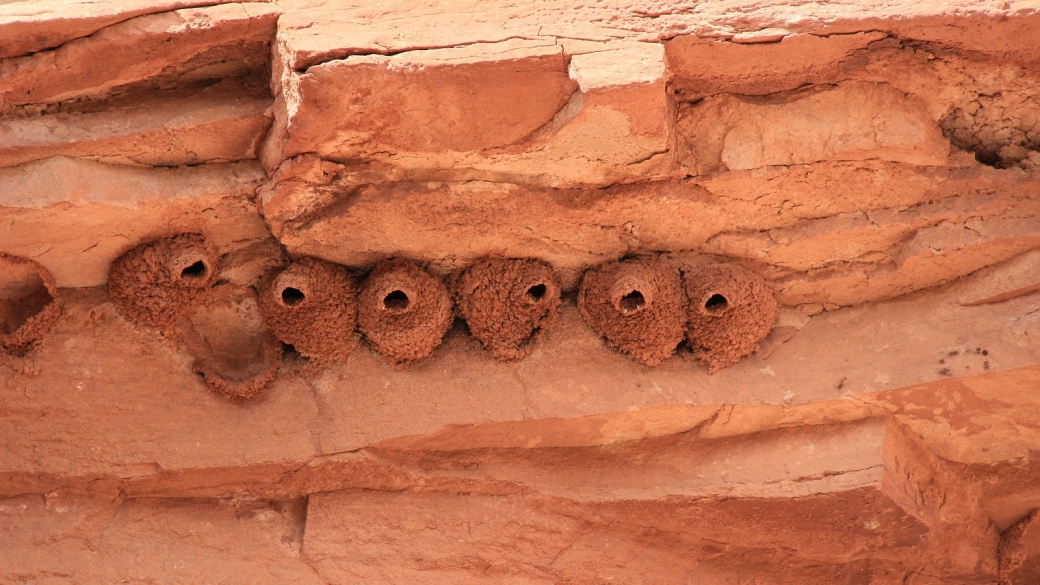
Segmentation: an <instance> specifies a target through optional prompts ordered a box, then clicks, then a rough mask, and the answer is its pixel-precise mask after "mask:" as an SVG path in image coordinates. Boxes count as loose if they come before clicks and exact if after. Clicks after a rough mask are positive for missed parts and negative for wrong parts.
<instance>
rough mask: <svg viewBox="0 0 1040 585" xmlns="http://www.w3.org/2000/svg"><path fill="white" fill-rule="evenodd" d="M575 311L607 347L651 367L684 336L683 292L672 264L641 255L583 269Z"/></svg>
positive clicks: (673, 348)
mask: <svg viewBox="0 0 1040 585" xmlns="http://www.w3.org/2000/svg"><path fill="white" fill-rule="evenodd" d="M578 310H579V311H580V312H581V316H582V318H583V319H585V322H586V323H587V324H588V325H589V327H592V329H593V330H595V331H596V332H597V333H599V334H600V335H602V336H603V337H604V338H605V339H606V340H607V342H608V343H609V344H610V345H612V346H614V347H616V348H617V349H619V350H621V351H622V352H624V353H626V354H628V355H629V356H631V357H633V358H635V359H637V360H639V361H641V362H643V363H644V364H646V365H648V366H656V365H658V364H660V363H661V362H662V361H664V360H665V359H667V358H668V357H670V356H671V355H672V354H673V353H674V352H675V348H676V346H678V345H679V343H680V342H681V341H682V339H683V331H684V326H685V324H686V293H685V292H684V291H683V287H682V280H681V278H680V276H679V271H678V270H677V269H675V268H674V267H672V266H668V265H667V264H663V263H661V262H658V261H656V260H642V259H640V260H625V261H622V262H611V263H609V264H604V265H602V266H598V267H596V268H592V269H590V270H589V271H588V272H586V273H585V276H584V278H583V279H582V281H581V287H580V288H579V290H578Z"/></svg>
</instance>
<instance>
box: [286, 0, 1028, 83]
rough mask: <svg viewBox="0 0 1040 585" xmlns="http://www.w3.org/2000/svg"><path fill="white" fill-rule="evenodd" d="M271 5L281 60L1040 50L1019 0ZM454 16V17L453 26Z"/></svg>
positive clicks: (331, 0)
mask: <svg viewBox="0 0 1040 585" xmlns="http://www.w3.org/2000/svg"><path fill="white" fill-rule="evenodd" d="M281 5H282V6H284V7H285V12H286V14H285V17H284V18H283V22H282V24H281V25H280V27H279V28H280V32H279V35H280V37H281V39H282V41H281V42H282V43H283V45H284V47H285V50H286V51H287V54H288V56H289V57H290V59H289V60H288V61H287V64H288V66H289V67H290V68H292V69H295V70H304V69H306V68H308V67H310V66H312V65H314V64H316V63H321V62H324V61H328V60H330V59H339V58H343V57H344V56H347V55H357V54H373V53H374V54H392V53H398V52H403V51H412V50H416V49H426V48H443V47H453V46H460V45H466V44H473V43H480V42H484V43H492V42H501V41H503V40H505V39H509V38H516V37H532V36H536V35H545V36H554V37H558V38H561V39H563V40H569V39H572V40H594V41H600V42H603V41H608V40H615V39H631V40H640V41H654V42H656V41H659V40H660V39H661V38H671V37H673V36H676V35H680V34H697V35H699V36H702V37H708V38H723V39H730V40H732V41H734V42H738V43H755V42H770V41H779V40H781V39H782V38H783V37H784V36H786V35H789V34H796V33H817V34H822V35H830V34H850V33H852V34H854V33H860V32H864V31H883V32H886V33H890V34H893V35H894V36H899V37H907V38H921V39H925V40H929V41H936V42H942V43H944V44H948V45H952V46H955V47H957V48H958V49H960V50H967V51H976V52H979V53H983V54H988V55H992V56H995V57H1000V58H1005V59H1014V60H1020V61H1023V62H1028V61H1030V60H1034V59H1037V58H1040V52H1038V51H1037V50H1036V48H1035V47H1032V46H1030V43H1028V42H1023V41H1025V40H1026V39H1035V38H1036V36H1035V35H1036V34H1037V33H1036V28H1035V24H1036V22H1037V21H1038V20H1040V16H1038V15H1037V14H1036V11H1035V7H1033V6H1031V5H1030V4H1029V3H1028V2H1020V3H1014V4H1011V5H1008V4H1006V3H1003V2H999V1H997V0H983V1H978V2H971V3H968V4H965V5H963V6H960V8H961V9H962V10H961V11H960V12H957V13H951V10H950V7H949V6H947V5H945V4H928V3H924V4H922V3H919V2H893V3H891V4H884V5H878V4H872V3H863V2H856V1H840V2H828V3H827V4H826V5H825V6H820V5H812V6H811V7H810V6H808V5H803V4H792V3H782V2H769V3H754V2H747V1H746V0H726V1H722V2H712V3H710V4H703V3H701V4H698V3H693V2H680V3H678V4H674V3H671V4H668V5H661V4H658V3H654V2H642V3H635V4H633V3H631V2H597V3H595V4H582V5H580V6H577V5H575V4H574V3H573V2H570V1H568V0H549V1H546V2H541V3H539V4H537V5H536V6H533V7H532V6H526V5H524V6H520V5H512V4H508V3H500V2H485V1H481V0H451V1H447V0H438V1H434V2H418V1H408V2H394V3H390V4H380V5H372V4H370V3H362V2H356V1H354V0H321V1H317V2H315V1H314V0H283V1H282V2H281ZM460 22H461V23H464V24H463V25H462V26H460ZM951 24H954V25H956V26H951ZM976 31H980V32H981V34H977V33H976Z"/></svg>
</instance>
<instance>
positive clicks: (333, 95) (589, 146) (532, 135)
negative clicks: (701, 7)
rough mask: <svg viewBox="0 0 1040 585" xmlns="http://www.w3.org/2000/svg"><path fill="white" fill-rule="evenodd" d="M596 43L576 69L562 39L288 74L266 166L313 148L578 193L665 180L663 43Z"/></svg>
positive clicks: (414, 169) (354, 60) (327, 154)
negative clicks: (569, 188) (577, 187)
mask: <svg viewBox="0 0 1040 585" xmlns="http://www.w3.org/2000/svg"><path fill="white" fill-rule="evenodd" d="M596 49H598V50H599V51H600V52H590V53H586V54H578V55H574V56H573V57H572V58H571V59H570V65H569V69H568V64H567V58H566V55H565V54H564V53H562V52H561V50H560V47H558V46H557V45H555V44H553V45H547V44H545V43H544V42H533V41H506V42H503V43H499V44H496V45H490V46H486V45H474V46H468V47H461V48H454V49H437V50H429V51H416V52H409V53H402V54H398V55H394V56H392V57H370V56H351V57H347V58H346V59H341V60H338V61H331V62H328V63H323V64H321V65H315V66H313V67H311V68H309V69H307V70H306V72H304V73H300V74H297V73H295V72H291V71H290V72H286V73H285V74H284V76H283V79H282V81H281V85H282V93H281V96H280V99H279V101H278V103H279V104H280V107H282V108H284V110H283V111H281V112H280V113H279V114H278V115H279V116H280V117H279V121H278V122H277V123H276V128H277V129H278V130H279V131H281V133H280V134H279V133H275V134H273V135H272V136H271V137H269V138H268V143H267V144H266V145H265V147H264V153H265V154H264V161H265V165H266V166H267V167H268V168H269V169H271V170H273V169H274V168H275V167H276V166H277V164H278V163H280V162H281V160H283V159H284V158H289V157H294V156H297V155H301V154H305V153H312V152H313V153H318V154H319V155H320V156H322V157H323V158H326V159H330V160H335V161H349V160H352V159H357V158H359V157H365V158H370V159H373V160H379V161H382V162H385V163H387V164H389V165H391V166H393V167H395V168H399V169H400V172H401V173H403V174H404V175H405V176H411V177H416V178H419V177H427V178H431V179H438V180H443V179H445V178H455V179H469V178H487V179H492V180H510V181H517V182H525V183H536V184H549V185H567V186H572V185H584V184H590V185H603V184H611V183H614V182H619V181H620V182H628V181H632V180H634V179H636V178H648V177H651V178H652V177H660V176H664V175H666V174H668V173H669V172H670V169H671V160H670V159H669V158H668V156H667V153H668V151H669V150H670V146H669V145H670V136H671V124H670V106H669V104H668V103H667V99H666V96H665V88H664V52H663V49H662V48H661V46H660V45H657V44H649V43H619V44H609V43H607V44H601V45H600V46H598V47H596ZM589 50H592V49H589ZM362 112H364V115H362V114H361V113H362ZM328 116H332V117H333V118H335V120H336V122H334V123H331V124H330V123H328V121H327V120H328ZM283 120H284V122H283ZM447 169H451V170H447Z"/></svg>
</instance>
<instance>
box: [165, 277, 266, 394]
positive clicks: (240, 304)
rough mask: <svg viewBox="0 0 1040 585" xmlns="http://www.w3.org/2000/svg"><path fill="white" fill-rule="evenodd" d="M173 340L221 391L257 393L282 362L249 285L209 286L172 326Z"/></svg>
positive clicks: (217, 390) (212, 385)
mask: <svg viewBox="0 0 1040 585" xmlns="http://www.w3.org/2000/svg"><path fill="white" fill-rule="evenodd" d="M173 330H174V334H175V336H176V338H177V339H178V341H180V342H181V343H183V344H184V346H185V348H186V349H187V350H188V352H189V353H190V354H191V355H192V357H193V358H194V359H195V363H194V365H193V369H194V371H195V372H196V373H198V374H201V375H202V377H203V378H205V380H206V384H207V385H209V387H210V388H212V389H213V390H215V391H216V392H217V393H219V394H220V395H222V396H224V397H226V398H228V399H231V400H234V401H247V400H252V399H255V398H257V397H259V396H260V395H261V394H262V393H263V390H264V389H265V388H266V387H267V385H268V384H270V383H271V381H272V380H274V378H275V376H276V375H277V374H278V369H279V368H280V367H281V365H282V344H281V342H279V341H278V339H277V338H276V337H275V336H274V334H273V333H272V332H271V331H270V330H269V329H268V328H267V325H266V324H265V323H264V320H263V317H262V316H261V315H260V310H259V307H258V304H257V298H256V293H255V292H253V289H251V288H248V287H243V286H237V285H224V286H218V287H216V288H213V289H210V290H209V291H208V292H207V294H206V295H205V296H204V297H202V298H201V299H199V300H198V302H197V303H196V304H195V305H194V306H193V307H192V308H191V309H189V310H187V311H186V312H185V313H183V314H182V315H181V316H180V317H179V318H178V319H177V321H176V324H175V325H174V328H173Z"/></svg>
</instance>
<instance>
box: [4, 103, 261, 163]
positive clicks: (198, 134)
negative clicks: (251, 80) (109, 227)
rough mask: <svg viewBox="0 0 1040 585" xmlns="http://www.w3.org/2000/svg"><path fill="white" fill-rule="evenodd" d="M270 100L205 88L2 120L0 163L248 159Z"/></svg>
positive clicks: (199, 161)
mask: <svg viewBox="0 0 1040 585" xmlns="http://www.w3.org/2000/svg"><path fill="white" fill-rule="evenodd" d="M270 103H271V102H270V100H266V99H262V98H261V99H258V98H255V97H253V96H250V95H248V94H242V93H230V94H228V93H224V92H220V91H209V90H204V91H202V92H200V93H199V94H197V95H194V96H191V97H187V98H186V99H170V98H160V99H157V100H154V101H151V102H145V103H140V104H138V105H135V106H133V107H130V108H125V109H114V110H104V111H100V112H92V113H80V114H73V113H68V114H52V115H44V116H39V117H31V118H10V119H6V120H5V119H0V166H15V165H19V164H22V163H25V162H29V161H32V160H38V159H42V158H48V157H51V156H55V155H64V156H74V157H81V158H93V159H95V160H100V161H104V162H110V163H122V164H132V163H136V164H141V165H151V166H181V165H197V164H202V163H208V162H230V161H239V160H248V159H254V158H256V155H257V147H258V145H259V142H260V139H261V138H262V137H263V136H264V134H265V133H266V132H267V128H268V127H269V126H270V124H271V117H270V116H269V115H268V108H269V106H270Z"/></svg>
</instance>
